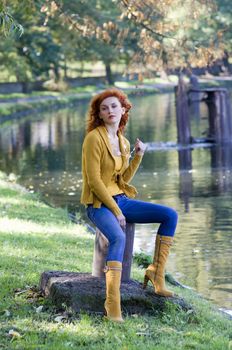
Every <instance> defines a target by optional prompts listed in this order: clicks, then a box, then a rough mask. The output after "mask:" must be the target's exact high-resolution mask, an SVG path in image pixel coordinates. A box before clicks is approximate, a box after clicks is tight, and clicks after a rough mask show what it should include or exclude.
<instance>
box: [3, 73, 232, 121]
mask: <svg viewBox="0 0 232 350" xmlns="http://www.w3.org/2000/svg"><path fill="white" fill-rule="evenodd" d="M187 82H188V79H187V78H186V83H187ZM177 83H178V77H177V76H175V75H170V76H169V77H168V79H162V78H154V79H144V80H143V81H142V82H141V81H136V80H131V81H118V82H115V87H118V88H120V89H122V90H125V92H126V93H127V94H128V95H129V96H131V95H137V96H141V95H148V94H155V93H165V92H166V93H168V92H173V90H174V86H175V85H177ZM199 83H200V87H211V86H218V87H219V86H224V87H228V88H231V79H228V80H226V79H223V78H222V79H219V78H218V79H217V77H215V78H213V77H208V78H207V77H205V78H203V79H199ZM108 87H110V86H109V85H99V86H96V85H87V86H83V87H76V88H72V89H68V90H67V91H64V92H54V91H53V92H52V91H34V92H32V93H30V94H24V93H12V94H0V123H3V122H5V121H8V120H11V119H13V118H20V117H21V116H25V115H28V114H33V113H35V112H41V111H43V110H48V109H58V108H63V107H65V106H73V105H76V104H78V103H80V102H81V101H82V100H86V99H87V100H89V99H90V98H91V96H92V95H93V94H95V93H96V92H97V91H100V90H103V89H106V88H108Z"/></svg>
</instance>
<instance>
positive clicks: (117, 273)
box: [104, 261, 124, 322]
mask: <svg viewBox="0 0 232 350" xmlns="http://www.w3.org/2000/svg"><path fill="white" fill-rule="evenodd" d="M104 271H105V273H106V301H105V305H104V306H105V309H106V313H107V316H106V318H107V319H108V320H110V321H114V322H124V321H123V319H122V313H121V295H120V285H121V275H122V263H121V262H119V261H108V262H107V266H106V267H105V269H104Z"/></svg>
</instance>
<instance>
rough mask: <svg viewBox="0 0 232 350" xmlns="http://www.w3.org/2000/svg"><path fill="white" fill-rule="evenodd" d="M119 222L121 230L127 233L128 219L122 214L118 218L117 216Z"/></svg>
mask: <svg viewBox="0 0 232 350" xmlns="http://www.w3.org/2000/svg"><path fill="white" fill-rule="evenodd" d="M116 218H117V220H118V222H119V225H120V226H121V228H122V229H123V231H125V229H126V218H125V216H124V215H123V214H120V215H118V216H116Z"/></svg>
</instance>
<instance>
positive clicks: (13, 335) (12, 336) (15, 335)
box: [8, 329, 22, 340]
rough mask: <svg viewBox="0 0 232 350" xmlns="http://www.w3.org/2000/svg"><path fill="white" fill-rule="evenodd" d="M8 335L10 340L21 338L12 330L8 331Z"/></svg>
mask: <svg viewBox="0 0 232 350" xmlns="http://www.w3.org/2000/svg"><path fill="white" fill-rule="evenodd" d="M8 335H9V336H10V337H11V338H12V340H14V339H18V338H22V336H21V334H20V333H19V332H17V331H15V330H14V329H10V330H9V332H8Z"/></svg>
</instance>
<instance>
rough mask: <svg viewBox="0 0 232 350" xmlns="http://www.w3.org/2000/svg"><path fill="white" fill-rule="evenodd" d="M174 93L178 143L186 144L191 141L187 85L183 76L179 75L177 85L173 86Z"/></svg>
mask: <svg viewBox="0 0 232 350" xmlns="http://www.w3.org/2000/svg"><path fill="white" fill-rule="evenodd" d="M175 95H176V121H177V139H178V143H181V144H183V145H187V144H189V143H190V142H191V131H190V120H189V111H188V95H187V87H186V85H185V83H184V79H183V76H180V77H179V83H178V86H177V87H176V88H175Z"/></svg>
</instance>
